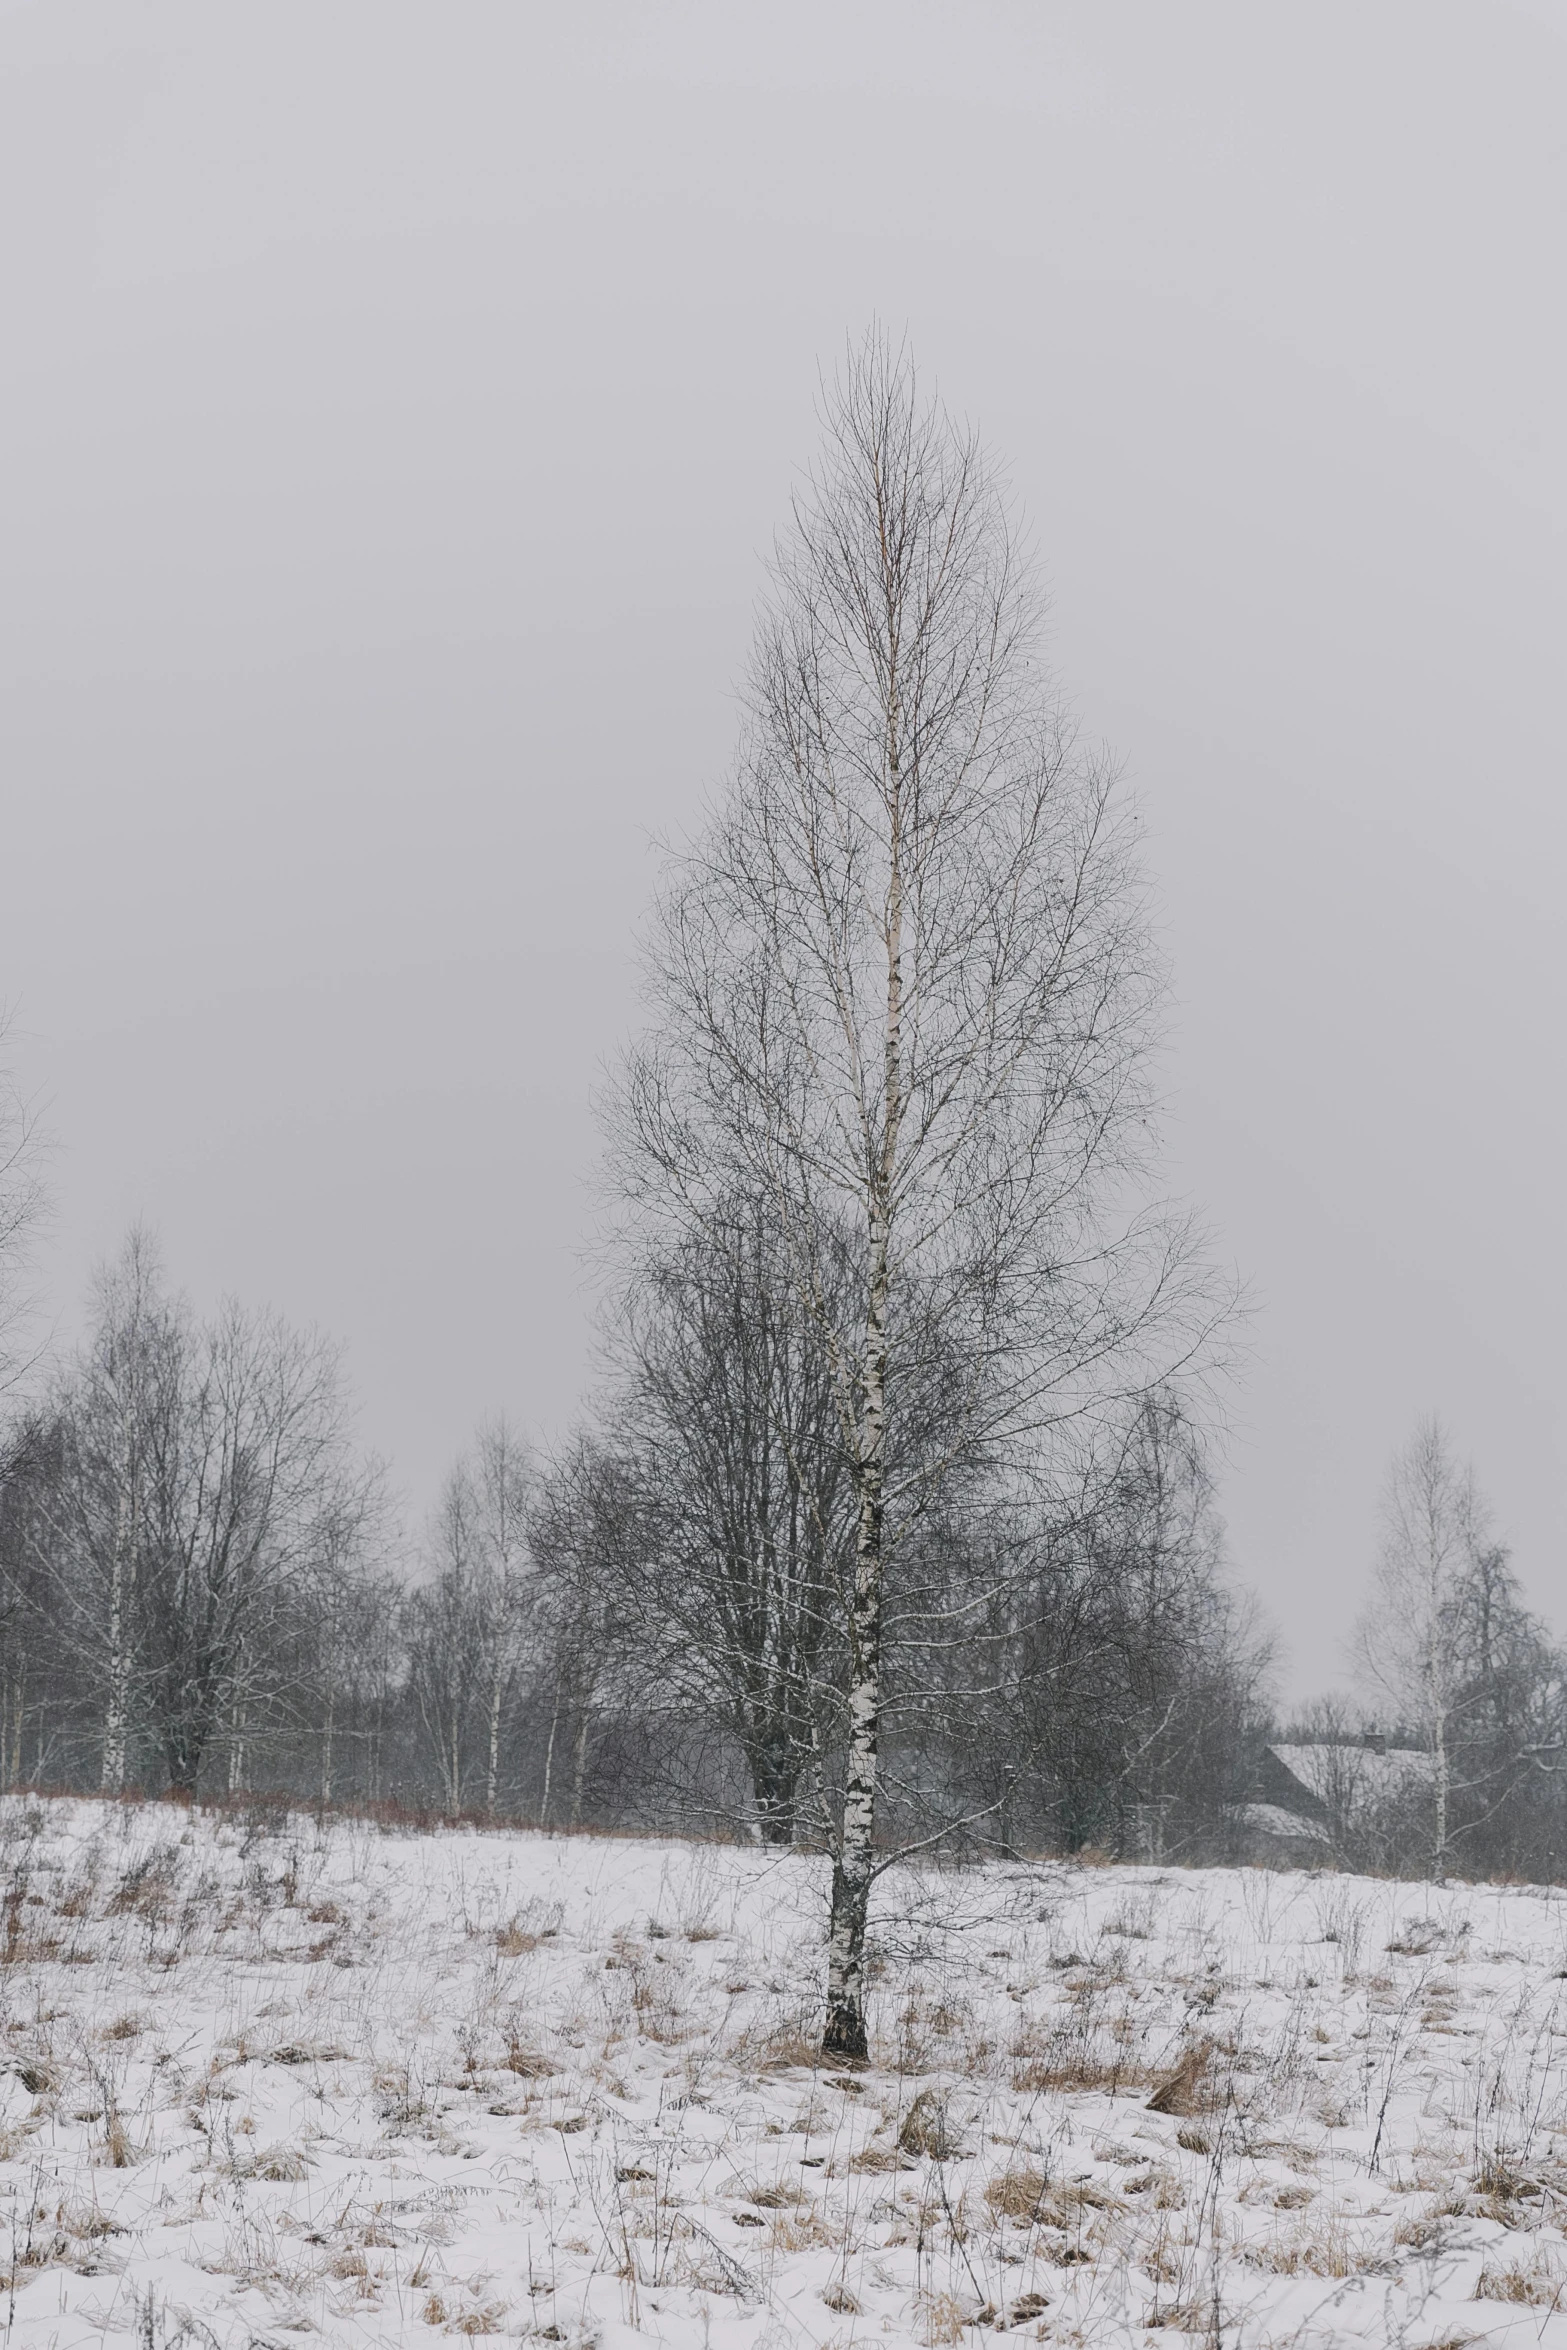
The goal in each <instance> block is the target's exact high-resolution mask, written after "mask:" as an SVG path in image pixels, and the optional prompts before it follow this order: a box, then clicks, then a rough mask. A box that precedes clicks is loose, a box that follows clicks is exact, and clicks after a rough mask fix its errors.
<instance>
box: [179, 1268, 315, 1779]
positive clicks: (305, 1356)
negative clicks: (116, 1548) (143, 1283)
mask: <svg viewBox="0 0 1567 2350" xmlns="http://www.w3.org/2000/svg"><path fill="white" fill-rule="evenodd" d="M180 1327H181V1332H182V1338H181V1347H180V1357H179V1362H178V1365H177V1371H176V1373H175V1374H174V1375H173V1384H174V1399H173V1405H172V1407H171V1408H170V1409H168V1410H167V1411H165V1412H163V1413H160V1415H159V1416H158V1418H157V1419H156V1421H155V1423H154V1438H155V1445H154V1452H153V1459H152V1461H151V1464H150V1468H149V1474H148V1479H147V1496H146V1511H145V1528H144V1533H143V1538H142V1558H143V1566H142V1587H141V1591H140V1595H139V1603H138V1617H139V1623H140V1643H141V1656H142V1681H143V1686H144V1689H145V1704H146V1708H147V1713H148V1717H149V1726H150V1727H151V1729H152V1731H153V1733H154V1735H155V1736H156V1738H157V1740H158V1743H159V1745H160V1746H161V1748H162V1750H163V1756H164V1761H165V1764H166V1767H167V1770H168V1774H169V1783H170V1785H171V1786H172V1787H173V1788H174V1789H175V1790H176V1792H177V1793H180V1794H184V1795H194V1793H195V1792H196V1786H197V1781H198V1778H199V1776H200V1772H201V1766H202V1762H203V1759H204V1757H205V1756H206V1754H207V1751H208V1749H209V1748H210V1747H211V1745H212V1744H213V1742H214V1740H215V1738H216V1737H217V1735H218V1732H219V1730H220V1727H221V1725H222V1724H223V1722H224V1720H225V1718H226V1717H232V1718H233V1720H234V1722H235V1731H234V1735H235V1736H236V1737H238V1738H242V1737H243V1735H244V1722H245V1716H246V1712H247V1709H248V1706H249V1703H250V1701H251V1699H252V1697H253V1696H255V1697H260V1696H262V1695H264V1694H265V1693H266V1691H267V1689H268V1687H269V1682H268V1678H267V1674H266V1660H267V1656H268V1651H269V1648H270V1647H271V1645H272V1641H273V1635H274V1630H275V1620H276V1618H277V1616H278V1615H279V1614H280V1613H281V1612H282V1611H285V1610H287V1609H289V1608H290V1607H291V1606H292V1605H293V1604H294V1602H295V1600H296V1598H297V1596H298V1594H299V1593H300V1591H301V1588H302V1586H303V1584H304V1583H305V1581H306V1580H307V1578H308V1575H309V1572H310V1569H311V1567H312V1564H313V1562H314V1559H315V1556H316V1553H317V1550H318V1548H319V1544H320V1539H321V1530H322V1525H323V1520H324V1519H329V1518H330V1516H331V1514H332V1511H333V1508H334V1506H335V1504H336V1503H337V1501H338V1498H339V1495H340V1492H341V1488H342V1480H343V1477H344V1474H345V1470H346V1467H347V1462H348V1448H347V1430H346V1422H347V1410H346V1404H345V1400H344V1397H343V1393H342V1387H341V1382H340V1376H339V1368H338V1355H337V1351H336V1349H335V1348H334V1347H332V1346H331V1345H330V1344H328V1343H327V1342H326V1341H325V1340H324V1339H321V1338H319V1337H317V1336H316V1335H314V1334H313V1333H308V1332H298V1331H294V1330H290V1329H289V1328H288V1326H287V1325H286V1324H285V1323H283V1322H282V1321H280V1320H279V1319H278V1318H277V1317H276V1316H275V1315H270V1314H252V1313H247V1312H246V1311H245V1310H244V1309H242V1308H241V1307H239V1306H238V1305H235V1304H233V1303H230V1304H227V1305H225V1306H224V1307H223V1309H222V1310H221V1312H220V1313H219V1315H218V1317H217V1319H216V1320H215V1321H214V1322H212V1323H211V1324H209V1325H205V1326H195V1325H192V1324H189V1323H186V1322H183V1320H182V1323H181V1325H180ZM250 1669H254V1671H255V1673H256V1675H257V1679H256V1683H255V1687H254V1689H252V1687H251V1686H250V1685H249V1682H248V1680H247V1672H248V1670H250Z"/></svg>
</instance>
